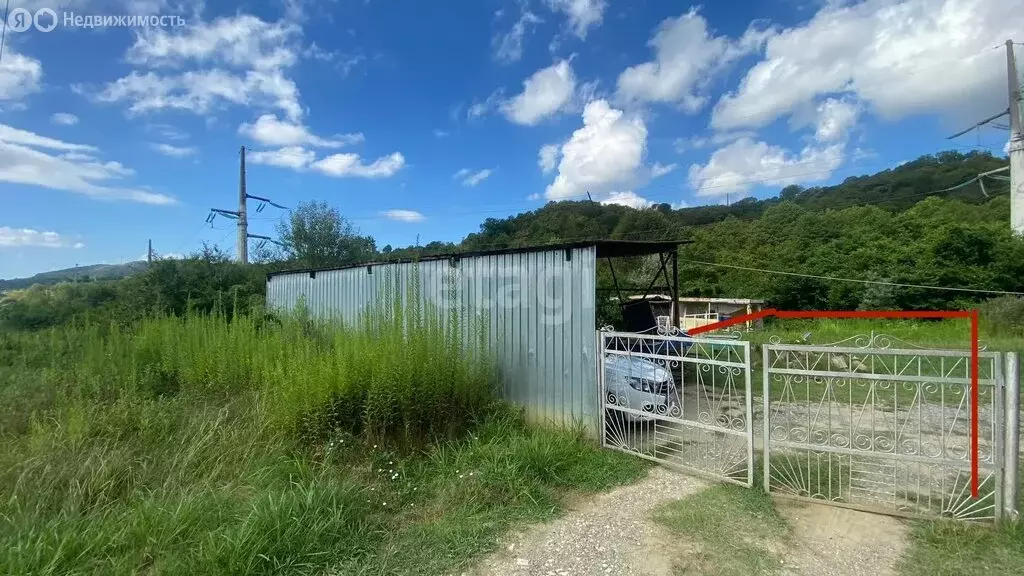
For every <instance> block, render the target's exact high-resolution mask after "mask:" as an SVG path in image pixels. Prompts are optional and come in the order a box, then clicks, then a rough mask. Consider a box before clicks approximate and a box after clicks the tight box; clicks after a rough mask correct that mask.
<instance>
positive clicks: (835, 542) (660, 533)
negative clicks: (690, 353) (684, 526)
mask: <svg viewBox="0 0 1024 576" xmlns="http://www.w3.org/2000/svg"><path fill="white" fill-rule="evenodd" d="M706 486H708V484H707V483H706V482H704V481H702V480H699V479H696V478H693V477H690V476H686V475H683V474H681V473H677V472H673V471H671V470H668V469H666V468H662V467H655V468H652V469H651V472H650V474H649V475H648V476H647V477H646V478H644V479H643V480H641V481H640V482H637V483H636V484H632V485H630V486H623V487H621V488H617V489H615V490H612V491H611V492H606V493H604V494H599V495H597V496H594V497H592V498H590V499H589V500H586V501H582V502H580V503H578V505H576V506H575V507H573V508H572V509H571V510H570V511H569V512H567V513H566V514H565V515H564V516H562V517H560V518H558V519H556V520H554V521H552V522H549V523H547V524H540V525H537V526H533V527H530V528H529V529H527V530H525V531H523V532H519V533H517V534H513V535H511V536H509V537H507V538H506V539H505V540H504V542H503V545H502V548H501V550H500V551H499V552H497V553H494V554H492V555H490V556H488V557H486V558H484V559H483V560H482V561H481V562H479V563H478V564H477V565H476V566H475V567H474V568H473V569H471V570H470V571H468V572H465V573H463V574H462V576H597V575H601V574H611V575H616V576H619V575H622V576H641V575H642V576H670V575H671V574H673V571H672V568H673V566H672V560H673V558H679V557H680V556H681V555H685V554H692V553H697V552H698V549H697V548H696V547H695V546H694V544H693V543H692V542H687V541H686V539H685V537H684V538H680V536H679V535H674V534H672V533H670V532H667V531H666V530H665V529H664V528H661V527H660V526H658V525H657V524H655V523H654V522H653V521H652V515H653V514H654V511H655V509H657V508H659V507H661V506H662V505H664V504H666V503H668V502H671V501H673V500H679V499H682V498H685V497H687V496H690V495H695V494H697V493H698V492H700V490H702V489H703V488H705V487H706ZM695 497H697V498H699V497H700V496H699V495H697V496H695ZM778 506H779V510H780V512H781V513H782V514H783V516H784V517H785V518H786V519H787V521H788V522H789V523H790V525H791V526H792V528H793V533H792V536H791V538H790V539H789V544H785V543H781V542H780V543H779V546H778V547H777V548H776V550H778V551H779V552H780V553H781V555H782V556H783V558H784V560H783V569H782V574H783V575H785V576H804V575H808V576H810V575H813V576H860V575H865V576H889V575H892V574H894V572H893V566H894V565H895V563H896V561H897V560H898V559H899V557H900V555H901V554H902V553H903V550H904V549H905V547H906V542H907V537H906V531H907V529H906V525H905V523H904V522H903V521H901V520H898V519H895V518H891V517H887V516H880V515H876V514H869V513H867V512H858V511H854V510H847V509H842V508H835V507H832V506H827V505H824V504H801V503H793V502H786V501H778ZM738 576H739V575H738ZM742 576H749V575H742Z"/></svg>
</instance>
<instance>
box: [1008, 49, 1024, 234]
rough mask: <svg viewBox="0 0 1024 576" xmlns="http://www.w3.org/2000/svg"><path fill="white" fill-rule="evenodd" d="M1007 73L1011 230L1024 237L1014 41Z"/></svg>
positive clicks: (1022, 140)
mask: <svg viewBox="0 0 1024 576" xmlns="http://www.w3.org/2000/svg"><path fill="white" fill-rule="evenodd" d="M1006 72H1007V77H1008V80H1009V84H1010V147H1009V148H1010V150H1009V156H1010V229H1011V230H1013V232H1014V233H1015V234H1018V235H1024V128H1022V127H1021V94H1020V88H1021V86H1020V84H1021V78H1020V76H1018V74H1017V63H1016V60H1015V59H1014V55H1013V40H1007V41H1006Z"/></svg>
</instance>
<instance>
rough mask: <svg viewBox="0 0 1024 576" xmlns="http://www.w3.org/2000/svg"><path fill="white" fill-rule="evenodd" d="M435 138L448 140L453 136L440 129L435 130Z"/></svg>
mask: <svg viewBox="0 0 1024 576" xmlns="http://www.w3.org/2000/svg"><path fill="white" fill-rule="evenodd" d="M434 136H436V137H438V138H447V137H449V136H451V132H449V131H447V130H441V129H440V128H438V129H435V130H434Z"/></svg>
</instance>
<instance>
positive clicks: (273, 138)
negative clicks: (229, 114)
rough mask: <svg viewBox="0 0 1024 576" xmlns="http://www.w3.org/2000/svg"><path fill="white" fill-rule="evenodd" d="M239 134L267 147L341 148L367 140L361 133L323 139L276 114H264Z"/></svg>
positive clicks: (243, 128)
mask: <svg viewBox="0 0 1024 576" xmlns="http://www.w3.org/2000/svg"><path fill="white" fill-rule="evenodd" d="M238 133H239V134H241V135H243V136H248V137H249V138H252V139H253V140H255V141H257V142H259V143H260V144H264V145H266V146H302V145H308V146H316V147H322V148H339V147H341V146H348V145H352V144H359V143H360V142H363V141H364V140H366V138H365V137H364V136H363V135H362V134H361V133H354V134H339V135H337V136H335V137H333V138H321V137H319V136H316V135H314V134H312V133H311V132H310V131H309V128H307V127H306V126H303V125H302V124H298V123H293V122H288V121H287V120H279V119H278V118H277V116H276V115H274V114H263V115H262V116H260V117H259V118H257V119H256V122H255V123H253V124H242V125H241V126H239V127H238Z"/></svg>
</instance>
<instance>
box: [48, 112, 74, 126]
mask: <svg viewBox="0 0 1024 576" xmlns="http://www.w3.org/2000/svg"><path fill="white" fill-rule="evenodd" d="M50 123H51V124H56V125H58V126H74V125H75V124H78V116H75V115H74V114H68V113H67V112H57V113H56V114H54V115H53V116H50Z"/></svg>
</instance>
